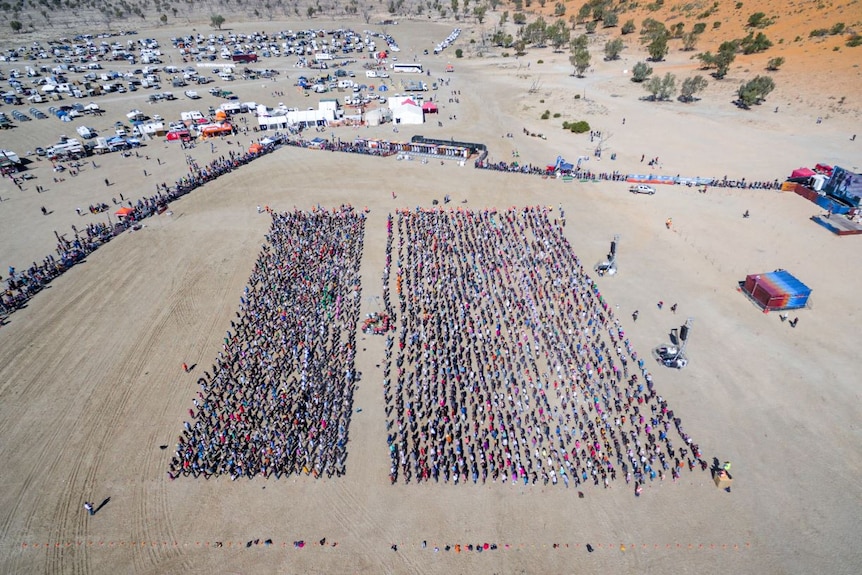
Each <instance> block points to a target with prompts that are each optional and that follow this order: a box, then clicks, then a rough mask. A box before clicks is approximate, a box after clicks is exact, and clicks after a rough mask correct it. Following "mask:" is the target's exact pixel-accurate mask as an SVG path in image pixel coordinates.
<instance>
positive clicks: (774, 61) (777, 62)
mask: <svg viewBox="0 0 862 575" xmlns="http://www.w3.org/2000/svg"><path fill="white" fill-rule="evenodd" d="M782 64H784V58H783V57H782V56H777V57H775V58H770V59H769V62H767V63H766V69H767V70H769V71H770V72H775V71H777V70H778V69H779V68H780V67H781V66H782Z"/></svg>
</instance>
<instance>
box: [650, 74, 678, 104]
mask: <svg viewBox="0 0 862 575" xmlns="http://www.w3.org/2000/svg"><path fill="white" fill-rule="evenodd" d="M644 87H645V88H646V90H647V92H649V93H650V94H651V95H652V99H653V100H657V101H662V100H670V99H671V97H673V95H674V93H675V92H676V76H674V75H673V74H671V73H670V72H668V73H667V74H665V75H664V77H663V78H659V77H658V76H653V77H652V78H650V80H649V82H647V83H646V84H645V85H644Z"/></svg>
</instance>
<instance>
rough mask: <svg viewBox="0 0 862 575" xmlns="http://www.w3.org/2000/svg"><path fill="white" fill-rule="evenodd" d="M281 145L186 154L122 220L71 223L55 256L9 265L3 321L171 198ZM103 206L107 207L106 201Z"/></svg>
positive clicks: (0, 300) (0, 303) (0, 302)
mask: <svg viewBox="0 0 862 575" xmlns="http://www.w3.org/2000/svg"><path fill="white" fill-rule="evenodd" d="M279 145H281V138H280V137H278V138H277V139H274V140H273V141H272V143H270V144H267V145H266V146H262V147H261V149H260V150H258V151H256V152H242V153H241V152H234V151H231V152H230V153H229V154H228V155H227V156H221V157H219V158H217V159H215V160H213V161H211V162H209V163H207V164H205V165H203V166H201V165H198V164H197V162H195V161H194V160H193V159H191V157H187V162H186V163H187V164H188V166H189V168H188V173H187V174H186V175H184V176H183V177H181V178H179V179H177V180H176V181H175V182H174V184H173V186H169V185H168V184H167V183H162V184H160V185H157V186H156V193H155V194H154V195H151V196H146V197H142V198H140V199H138V200H137V201H136V202H133V201H132V200H125V202H126V205H128V206H129V207H130V208H132V210H133V211H132V212H131V213H130V214H129V215H127V216H125V217H123V218H122V219H121V220H119V221H117V222H112V223H111V224H110V225H109V224H92V225H90V226H87V228H85V229H83V230H80V231H79V230H78V229H77V228H76V227H75V226H72V234H73V239H66V235H67V234H57V247H56V250H55V251H56V253H57V256H56V257H55V256H54V255H53V254H50V255H48V256H46V257H45V258H43V259H42V261H41V263H36V262H33V264H32V265H31V266H30V267H29V268H28V269H27V270H24V271H16V270H15V268H13V267H10V268H9V275H8V277H6V278H5V279H6V289H5V290H4V291H3V293H2V296H0V325H2V323H3V320H5V318H6V317H8V316H9V315H10V314H12V313H13V312H15V311H16V310H18V309H20V308H21V307H22V306H24V305H25V304H26V303H27V302H28V301H29V300H30V299H31V298H32V297H33V296H34V295H35V294H37V293H39V292H40V291H41V290H42V289H43V288H44V287H45V285H46V284H48V283H50V282H51V281H52V280H53V279H54V278H56V277H57V276H59V275H60V274H62V273H64V272H65V271H67V270H68V269H69V268H70V267H72V266H73V265H74V264H75V263H77V262H79V261H81V260H83V259H84V258H85V257H86V256H87V255H88V254H90V253H91V252H93V251H94V250H95V249H97V248H98V247H99V246H101V245H102V244H104V243H105V242H107V241H110V240H111V238H113V237H114V236H116V235H117V234H119V233H121V232H123V231H124V230H126V229H128V228H129V227H131V226H134V225H136V222H138V221H140V220H143V219H145V218H148V217H149V216H152V215H153V214H156V213H157V212H158V211H159V210H160V209H163V208H164V207H166V206H167V205H168V203H169V202H171V201H173V200H176V199H177V198H179V197H181V196H184V195H185V194H188V193H189V192H191V191H193V190H195V189H196V188H198V187H200V186H202V185H204V184H205V183H207V182H209V181H211V180H213V179H215V178H218V177H219V176H222V175H224V174H226V173H228V172H231V171H233V170H235V169H237V168H239V167H240V166H242V165H245V164H247V163H249V162H251V161H252V160H254V159H255V158H257V157H258V156H260V155H262V154H264V153H267V152H270V151H272V150H273V149H275V148H276V147H278V146H279ZM121 198H122V194H121ZM115 203H116V202H115ZM102 206H105V208H106V207H107V206H106V205H105V204H102ZM100 210H101V207H100ZM82 211H83V210H79V211H78V214H79V215H80V214H81V213H82ZM101 211H104V210H101ZM90 212H91V213H95V212H94V208H93V206H90ZM43 213H44V211H43Z"/></svg>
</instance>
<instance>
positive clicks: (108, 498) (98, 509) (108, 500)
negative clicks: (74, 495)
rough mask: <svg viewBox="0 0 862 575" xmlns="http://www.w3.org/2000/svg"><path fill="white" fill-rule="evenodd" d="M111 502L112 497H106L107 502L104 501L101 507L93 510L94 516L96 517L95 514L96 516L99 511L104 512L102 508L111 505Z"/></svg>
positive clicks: (100, 504)
mask: <svg viewBox="0 0 862 575" xmlns="http://www.w3.org/2000/svg"><path fill="white" fill-rule="evenodd" d="M110 502H111V498H110V497H106V498H105V500H104V501H102V502H101V503H99V506H98V507H96V508H95V509H94V510H93V515H95V514H96V513H98V512H99V511H101V510H102V507H104V506H105V505H107V504H108V503H110Z"/></svg>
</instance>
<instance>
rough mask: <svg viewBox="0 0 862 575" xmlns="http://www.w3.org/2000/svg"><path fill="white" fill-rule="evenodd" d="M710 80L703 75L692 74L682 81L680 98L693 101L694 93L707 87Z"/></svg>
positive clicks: (684, 100)
mask: <svg viewBox="0 0 862 575" xmlns="http://www.w3.org/2000/svg"><path fill="white" fill-rule="evenodd" d="M707 85H708V82H707V81H706V78H704V77H703V76H692V77H691V78H686V79H685V80H683V81H682V88H680V91H679V99H680V100H681V101H683V102H693V101H694V95H695V94H697V93H698V92H703V91H704V90H705V89H706V86H707Z"/></svg>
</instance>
